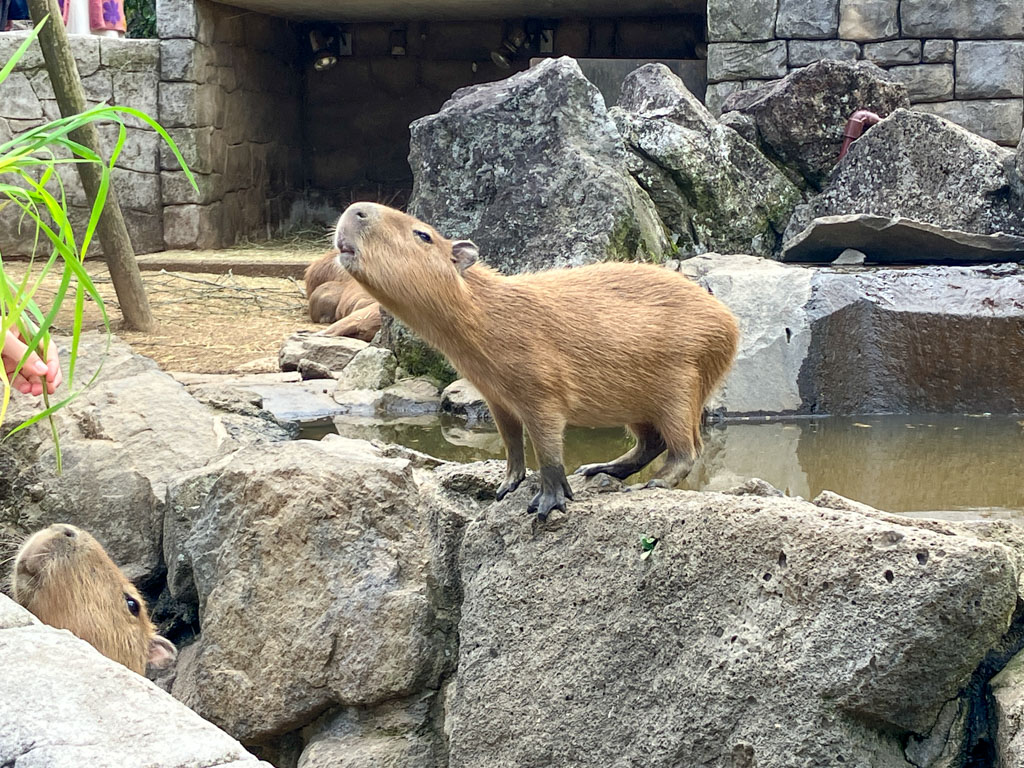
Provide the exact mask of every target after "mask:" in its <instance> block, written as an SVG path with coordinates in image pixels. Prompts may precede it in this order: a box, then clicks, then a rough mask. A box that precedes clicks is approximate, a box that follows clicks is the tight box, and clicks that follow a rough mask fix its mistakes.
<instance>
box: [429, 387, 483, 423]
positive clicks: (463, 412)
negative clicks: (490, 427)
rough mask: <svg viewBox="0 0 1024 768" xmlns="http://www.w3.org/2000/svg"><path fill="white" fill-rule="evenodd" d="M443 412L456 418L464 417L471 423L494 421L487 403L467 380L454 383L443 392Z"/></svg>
mask: <svg viewBox="0 0 1024 768" xmlns="http://www.w3.org/2000/svg"><path fill="white" fill-rule="evenodd" d="M441 410H442V411H444V412H445V413H452V414H455V415H456V416H464V417H465V418H466V420H467V421H468V422H469V423H473V422H476V421H493V420H494V419H493V417H492V416H491V411H490V409H489V408H488V407H487V401H486V400H484V396H483V395H481V394H480V390H478V389H477V388H476V387H474V386H473V385H472V384H471V383H470V382H469V381H468V380H466V379H458V380H456V381H453V382H452V383H451V384H449V385H448V386H447V387H445V388H444V391H442V392H441Z"/></svg>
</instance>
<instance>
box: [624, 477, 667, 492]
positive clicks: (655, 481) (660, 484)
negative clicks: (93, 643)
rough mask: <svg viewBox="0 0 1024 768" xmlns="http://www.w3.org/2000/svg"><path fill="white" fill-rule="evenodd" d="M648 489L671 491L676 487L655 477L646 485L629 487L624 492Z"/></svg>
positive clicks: (636, 484)
mask: <svg viewBox="0 0 1024 768" xmlns="http://www.w3.org/2000/svg"><path fill="white" fill-rule="evenodd" d="M648 488H664V489H665V490H668V491H671V490H672V489H673V488H675V486H674V485H669V484H668V482H667V481H665V480H662V479H660V478H657V477H655V478H652V479H650V480H648V481H647V482H646V483H634V484H633V485H627V486H626V487H625V488H623V489H622V490H623V491H625V492H627V493H628V492H629V491H643V490H646V489H648Z"/></svg>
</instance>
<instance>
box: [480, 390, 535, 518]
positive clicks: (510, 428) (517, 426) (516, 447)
mask: <svg viewBox="0 0 1024 768" xmlns="http://www.w3.org/2000/svg"><path fill="white" fill-rule="evenodd" d="M487 407H488V408H490V410H491V416H493V417H494V423H495V424H496V425H497V427H498V434H500V435H501V441H502V442H503V443H504V444H505V481H504V482H503V483H502V484H501V485H500V486H498V490H497V491H496V492H495V494H494V497H495V498H496V499H497V500H498V501H501V500H502V499H504V498H505V497H506V496H507V495H508V494H510V493H512V491H514V490H515V489H516V488H518V487H519V484H520V483H521V482H523V478H524V477H526V454H525V452H524V450H523V423H522V422H521V421H520V420H519V418H518V417H517V416H516V415H515V414H513V413H511V412H510V411H508V410H506V409H505V408H503V407H502V406H500V405H496V404H494V403H490V402H489V403H487Z"/></svg>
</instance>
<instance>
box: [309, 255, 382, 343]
mask: <svg viewBox="0 0 1024 768" xmlns="http://www.w3.org/2000/svg"><path fill="white" fill-rule="evenodd" d="M305 282H306V297H307V301H308V303H309V319H310V320H312V321H313V322H314V323H330V324H331V327H330V328H327V329H326V330H325V331H323V334H324V335H325V336H350V337H352V338H355V339H361V340H362V341H370V340H371V339H373V337H374V336H376V335H377V331H379V330H380V305H379V304H378V303H377V302H376V300H374V298H373V297H372V296H370V295H369V294H368V293H367V292H366V291H365V290H363V288H362V286H360V285H359V283H357V282H356V281H355V280H353V279H352V276H351V275H349V274H348V272H346V271H345V270H344V269H342V267H341V265H340V264H339V263H338V252H337V251H331V252H330V253H327V254H325V255H323V256H321V257H320V258H319V259H317V260H316V261H314V262H313V263H312V264H310V265H309V266H308V267H306V273H305Z"/></svg>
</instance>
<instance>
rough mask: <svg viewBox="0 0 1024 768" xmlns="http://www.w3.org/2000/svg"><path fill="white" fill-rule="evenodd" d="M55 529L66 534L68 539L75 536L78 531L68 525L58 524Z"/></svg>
mask: <svg viewBox="0 0 1024 768" xmlns="http://www.w3.org/2000/svg"><path fill="white" fill-rule="evenodd" d="M57 530H58V531H60V532H61V533H63V534H64V535H65V536H67V537H68V538H69V539H73V538H75V537H76V536H77V535H78V533H77V532H76V531H75V529H74V528H72V527H71V526H70V525H58V526H57Z"/></svg>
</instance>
